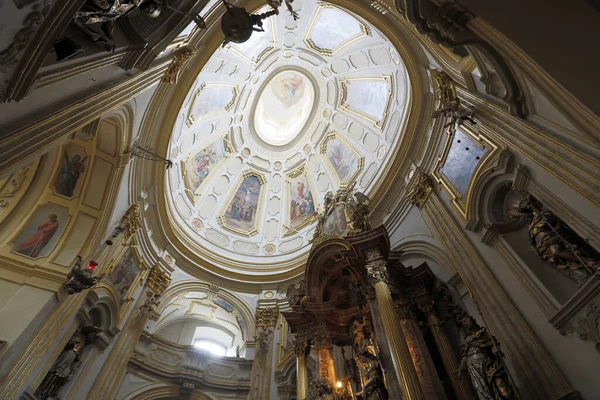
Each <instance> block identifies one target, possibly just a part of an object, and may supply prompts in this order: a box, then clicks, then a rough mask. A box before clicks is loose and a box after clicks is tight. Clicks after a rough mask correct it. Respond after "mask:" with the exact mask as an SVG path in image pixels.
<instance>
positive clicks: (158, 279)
mask: <svg viewBox="0 0 600 400" xmlns="http://www.w3.org/2000/svg"><path fill="white" fill-rule="evenodd" d="M170 283H171V277H170V276H169V273H168V272H167V271H165V270H164V269H162V268H161V267H160V264H156V265H155V266H154V267H152V269H151V270H150V274H148V279H147V280H146V286H147V287H148V289H150V290H152V291H153V292H154V293H157V294H162V293H163V292H164V291H165V290H166V289H167V287H168V286H169V284H170Z"/></svg>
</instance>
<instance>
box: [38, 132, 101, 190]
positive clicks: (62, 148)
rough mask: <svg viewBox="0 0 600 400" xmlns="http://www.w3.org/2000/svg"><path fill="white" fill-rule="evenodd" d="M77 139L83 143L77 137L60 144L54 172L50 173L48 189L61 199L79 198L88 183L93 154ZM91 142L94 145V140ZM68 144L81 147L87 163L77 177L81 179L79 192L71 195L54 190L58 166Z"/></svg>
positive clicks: (58, 172) (58, 170)
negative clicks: (81, 174) (80, 174)
mask: <svg viewBox="0 0 600 400" xmlns="http://www.w3.org/2000/svg"><path fill="white" fill-rule="evenodd" d="M79 140H81V141H82V142H84V143H85V141H84V140H82V139H77V140H75V139H71V140H69V141H67V142H65V143H63V144H62V146H60V155H59V157H58V164H57V165H56V167H55V169H54V172H53V173H52V180H51V181H50V185H49V187H50V190H51V191H52V194H53V195H55V196H56V197H60V198H62V199H66V200H73V199H77V198H80V197H81V195H82V194H83V193H85V189H86V185H87V183H88V182H87V181H88V180H89V179H90V171H91V169H92V166H93V164H92V161H94V158H95V154H90V152H89V150H88V149H87V148H86V146H84V143H78V141H79ZM91 143H93V145H94V146H96V143H95V140H94V141H92V142H91ZM69 146H77V147H79V148H81V149H83V154H84V155H85V157H87V163H86V164H85V171H84V172H83V176H81V177H79V179H80V180H81V189H80V190H79V194H77V195H73V196H71V197H67V196H64V195H62V194H60V193H58V192H57V191H56V183H57V178H58V174H60V167H61V165H62V163H63V157H64V154H65V151H66V149H67V147H69ZM82 156H83V155H82Z"/></svg>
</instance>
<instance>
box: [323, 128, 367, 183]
mask: <svg viewBox="0 0 600 400" xmlns="http://www.w3.org/2000/svg"><path fill="white" fill-rule="evenodd" d="M336 138H337V139H338V140H340V141H341V142H342V143H343V144H344V145H346V146H347V147H348V148H349V149H350V151H352V152H353V153H354V154H356V157H358V168H357V169H356V172H354V174H353V175H352V177H351V178H350V179H348V181H342V180H341V177H340V176H339V175H338V173H337V171H336V170H335V168H334V167H333V164H331V161H329V157H327V143H328V142H329V141H330V140H331V139H336ZM319 153H320V154H321V156H322V157H323V158H324V159H325V164H326V165H327V168H328V169H329V170H330V171H331V173H332V175H333V176H334V177H335V180H336V182H337V184H338V186H339V187H340V188H345V187H348V186H349V185H350V184H352V182H354V181H355V180H356V178H357V177H358V176H359V175H360V173H361V172H362V170H363V168H364V166H365V157H363V156H362V155H361V154H360V152H358V150H356V149H355V148H354V147H353V146H352V145H351V144H350V143H349V142H348V141H347V140H345V139H344V138H343V137H342V135H340V134H339V133H338V132H336V131H330V132H329V133H328V134H327V136H325V139H324V140H323V142H322V143H321V148H320V151H319Z"/></svg>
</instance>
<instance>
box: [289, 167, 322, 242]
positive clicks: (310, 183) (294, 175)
mask: <svg viewBox="0 0 600 400" xmlns="http://www.w3.org/2000/svg"><path fill="white" fill-rule="evenodd" d="M303 174H304V176H305V178H306V182H308V186H309V189H310V192H311V193H313V203H314V205H315V214H314V215H313V217H312V218H308V219H306V221H304V222H302V223H301V224H300V225H298V226H297V227H295V228H291V221H290V211H291V209H290V201H291V198H290V193H291V190H292V181H291V179H293V178H297V177H298V176H300V175H303ZM316 187H317V185H316V184H315V182H313V180H312V177H311V174H309V173H308V166H307V165H306V164H302V165H301V166H300V167H299V168H296V169H295V170H294V171H292V172H290V173H288V174H287V175H286V179H285V193H284V195H283V196H282V197H283V198H284V201H285V219H284V221H285V224H284V225H283V227H284V228H285V229H286V232H285V233H284V234H283V237H286V236H289V235H293V234H295V233H298V232H299V231H300V230H302V229H304V228H305V227H306V226H308V225H310V224H312V223H313V222H314V221H316V220H317V219H318V218H319V213H318V212H317V210H318V209H319V206H320V205H321V204H320V203H319V202H318V201H317V199H316V197H315V196H314V193H317V192H315V190H314V189H315V188H316Z"/></svg>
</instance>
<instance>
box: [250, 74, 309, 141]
mask: <svg viewBox="0 0 600 400" xmlns="http://www.w3.org/2000/svg"><path fill="white" fill-rule="evenodd" d="M314 102H315V88H314V86H313V84H312V82H311V81H310V79H309V78H308V77H307V76H306V75H304V74H302V73H300V72H298V71H295V70H290V71H282V72H280V73H279V74H277V75H275V76H274V77H273V78H272V79H271V80H270V81H269V82H268V83H267V85H266V86H265V87H264V89H263V90H262V92H261V94H260V97H259V98H258V102H257V104H256V113H255V116H254V128H255V129H256V132H257V133H258V135H259V136H260V137H261V139H263V140H264V141H265V142H267V143H268V144H271V145H277V146H280V145H285V144H287V143H289V142H291V141H292V140H294V139H295V138H296V137H297V136H298V134H299V133H300V132H301V131H302V130H303V129H304V126H305V125H306V124H307V123H308V120H309V117H310V115H311V112H312V109H313V105H314Z"/></svg>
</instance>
